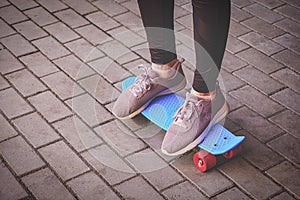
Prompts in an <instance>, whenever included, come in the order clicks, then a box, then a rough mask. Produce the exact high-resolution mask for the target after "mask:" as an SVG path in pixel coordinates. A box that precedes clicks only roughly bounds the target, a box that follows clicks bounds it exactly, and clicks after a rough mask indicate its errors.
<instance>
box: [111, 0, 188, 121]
mask: <svg viewBox="0 0 300 200" xmlns="http://www.w3.org/2000/svg"><path fill="white" fill-rule="evenodd" d="M138 3H139V7H140V11H141V15H142V20H143V23H144V26H145V30H146V34H147V38H148V42H149V47H150V54H151V60H152V66H151V68H145V72H144V73H142V74H141V75H139V76H138V77H137V78H136V79H135V82H134V83H133V84H132V85H131V86H130V87H128V88H127V89H126V90H124V91H123V92H122V94H121V95H120V96H119V98H118V99H117V101H116V102H115V104H114V107H113V110H112V112H113V113H114V115H115V116H116V117H118V118H120V119H126V118H132V117H134V116H136V115H137V114H139V113H140V112H142V110H143V109H145V108H146V107H147V106H148V105H149V103H150V102H151V101H152V100H153V99H154V98H155V97H157V96H161V95H166V94H169V93H173V92H176V91H178V90H181V89H183V88H184V87H185V85H186V80H185V78H184V76H183V71H182V68H181V63H182V61H183V60H178V59H176V57H177V56H176V50H175V35H174V28H173V27H174V24H173V23H174V22H173V16H174V9H173V8H174V1H173V0H138Z"/></svg>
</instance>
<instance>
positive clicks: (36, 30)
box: [14, 21, 48, 40]
mask: <svg viewBox="0 0 300 200" xmlns="http://www.w3.org/2000/svg"><path fill="white" fill-rule="evenodd" d="M14 28H15V29H16V30H17V31H18V32H19V33H21V34H22V35H23V36H24V37H25V38H26V39H27V40H34V39H38V38H41V37H45V36H47V35H48V34H47V33H46V32H45V31H44V30H43V29H42V28H40V27H39V26H37V25H35V24H34V23H33V22H32V21H25V22H21V23H18V24H15V25H14Z"/></svg>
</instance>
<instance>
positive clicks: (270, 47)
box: [239, 32, 284, 56]
mask: <svg viewBox="0 0 300 200" xmlns="http://www.w3.org/2000/svg"><path fill="white" fill-rule="evenodd" d="M239 39H240V40H242V41H243V42H245V43H247V44H248V45H250V46H252V47H254V48H256V49H257V50H259V51H261V52H263V53H265V54H266V55H268V56H270V55H272V54H275V53H277V52H279V51H281V50H283V49H284V48H283V47H282V46H280V45H278V44H276V43H275V42H273V41H272V40H269V39H267V38H265V37H264V36H262V35H260V34H259V33H256V32H250V33H247V34H245V35H242V36H240V37H239Z"/></svg>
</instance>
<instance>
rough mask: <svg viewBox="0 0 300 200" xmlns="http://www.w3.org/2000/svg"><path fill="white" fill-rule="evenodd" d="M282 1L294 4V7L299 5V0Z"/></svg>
mask: <svg viewBox="0 0 300 200" xmlns="http://www.w3.org/2000/svg"><path fill="white" fill-rule="evenodd" d="M283 1H284V2H287V3H288V4H290V5H293V6H296V7H298V8H299V7H300V2H299V1H297V0H283Z"/></svg>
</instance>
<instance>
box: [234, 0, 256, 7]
mask: <svg viewBox="0 0 300 200" xmlns="http://www.w3.org/2000/svg"><path fill="white" fill-rule="evenodd" d="M232 4H234V5H235V6H237V7H238V8H242V7H245V6H248V5H251V4H253V1H252V0H232Z"/></svg>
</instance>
